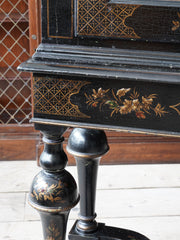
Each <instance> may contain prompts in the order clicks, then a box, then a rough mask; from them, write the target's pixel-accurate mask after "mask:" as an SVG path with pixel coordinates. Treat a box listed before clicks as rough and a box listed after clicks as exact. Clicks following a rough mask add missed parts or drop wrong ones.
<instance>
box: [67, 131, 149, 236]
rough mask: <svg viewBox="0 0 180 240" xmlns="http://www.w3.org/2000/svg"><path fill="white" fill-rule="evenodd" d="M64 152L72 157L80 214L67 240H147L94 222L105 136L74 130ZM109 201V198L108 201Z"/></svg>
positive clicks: (105, 146) (105, 150) (129, 232)
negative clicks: (97, 183) (75, 170)
mask: <svg viewBox="0 0 180 240" xmlns="http://www.w3.org/2000/svg"><path fill="white" fill-rule="evenodd" d="M67 150H68V152H69V153H71V154H72V155H74V157H75V159H76V162H77V168H78V178H79V191H80V214H79V219H78V221H77V222H76V223H75V225H74V226H73V228H72V230H71V231H70V234H69V239H70V240H99V239H101V240H114V239H116V240H118V239H119V240H149V239H148V238H147V237H145V236H143V235H142V234H140V233H137V232H134V231H131V230H126V229H121V228H115V227H110V226H106V225H105V224H103V223H97V222H96V221H95V217H96V214H95V195H96V180H97V170H98V164H99V160H100V158H101V156H102V155H103V154H105V153H106V152H107V150H108V145H107V141H106V136H105V133H104V132H103V131H100V130H88V129H80V128H76V129H74V130H73V131H72V133H71V135H70V137H69V141H68V146H67ZM112 201H113V198H112Z"/></svg>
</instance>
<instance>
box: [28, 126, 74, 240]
mask: <svg viewBox="0 0 180 240" xmlns="http://www.w3.org/2000/svg"><path fill="white" fill-rule="evenodd" d="M35 127H36V129H37V130H41V131H42V133H43V141H44V151H43V152H42V154H41V156H40V165H41V167H42V168H43V170H42V171H41V172H39V173H38V174H37V175H36V177H35V178H34V180H33V183H32V186H31V190H30V194H29V203H30V205H31V206H32V207H34V208H35V209H36V210H38V212H39V213H40V216H41V220H42V226H43V234H44V239H45V240H65V234H66V225H67V219H68V215H69V212H70V210H71V208H73V207H74V206H75V205H76V204H77V202H78V200H79V196H78V193H77V186H76V182H75V180H74V178H73V177H72V176H71V174H70V173H68V172H67V171H66V170H65V169H64V168H65V166H66V164H67V156H66V154H65V152H64V151H63V147H62V143H63V137H62V135H63V133H64V132H65V131H66V128H64V127H55V126H46V125H40V124H37V125H35Z"/></svg>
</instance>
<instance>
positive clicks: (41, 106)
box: [33, 77, 89, 118]
mask: <svg viewBox="0 0 180 240" xmlns="http://www.w3.org/2000/svg"><path fill="white" fill-rule="evenodd" d="M87 84H88V82H85V81H84V82H83V81H75V80H67V79H54V78H48V77H47V78H43V77H35V78H34V85H33V87H34V89H33V90H34V112H35V113H42V114H52V115H60V116H66V117H77V118H89V116H87V115H85V114H83V113H81V112H80V110H79V107H78V106H77V105H75V104H73V103H72V102H71V96H72V95H74V94H78V93H79V91H80V90H81V88H82V87H83V86H85V85H87Z"/></svg>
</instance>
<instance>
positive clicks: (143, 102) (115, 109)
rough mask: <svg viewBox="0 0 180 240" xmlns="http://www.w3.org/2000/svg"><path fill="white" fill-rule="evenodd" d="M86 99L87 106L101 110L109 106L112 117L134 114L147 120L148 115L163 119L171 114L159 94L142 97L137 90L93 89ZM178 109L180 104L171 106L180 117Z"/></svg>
mask: <svg viewBox="0 0 180 240" xmlns="http://www.w3.org/2000/svg"><path fill="white" fill-rule="evenodd" d="M85 97H86V104H88V105H89V106H91V107H94V108H96V107H98V108H99V109H100V110H101V109H102V107H103V105H106V106H108V107H109V109H110V110H111V114H110V116H111V117H112V116H113V115H114V114H120V115H127V114H131V113H133V114H135V116H136V118H138V119H146V117H147V116H148V115H152V114H154V115H155V116H156V117H163V116H164V115H165V114H168V113H169V111H167V110H166V107H165V106H162V105H161V103H159V102H158V95H157V94H154V93H153V94H150V95H148V96H142V95H141V94H140V93H139V92H138V91H136V89H135V88H134V89H131V88H121V89H118V90H117V92H115V91H114V90H112V89H106V90H103V89H102V88H99V89H97V90H95V89H93V90H92V94H91V95H87V94H86V93H85ZM178 107H180V103H178V104H176V105H174V106H169V108H170V109H174V110H175V111H176V112H177V113H178V115H180V110H179V109H178Z"/></svg>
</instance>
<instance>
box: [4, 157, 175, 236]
mask: <svg viewBox="0 0 180 240" xmlns="http://www.w3.org/2000/svg"><path fill="white" fill-rule="evenodd" d="M40 170H41V169H40V168H39V167H37V166H36V163H35V162H33V161H16V162H0V183H1V184H0V239H1V240H40V239H43V237H42V229H41V223H40V218H39V215H38V213H37V212H36V211H35V210H34V209H32V208H31V207H30V206H29V205H28V203H27V198H28V190H29V187H30V185H31V182H32V179H33V177H34V176H35V175H36V174H37V173H38V171H40ZM67 170H68V171H70V172H71V173H72V175H73V176H74V177H75V179H77V173H76V167H67ZM97 188H98V190H97V204H96V212H97V214H98V221H100V222H105V223H106V225H111V226H116V227H121V228H128V229H131V230H135V231H139V232H141V233H143V234H145V235H146V236H147V237H149V238H150V239H151V240H179V239H180V228H179V226H180V204H179V199H180V164H163V165H118V166H115V165H114V166H101V167H100V168H99V175H98V186H97ZM78 211H79V206H78V205H77V206H76V207H75V208H74V209H72V211H71V214H70V217H69V219H70V220H69V223H68V231H69V229H70V228H71V226H72V224H73V223H74V221H75V219H76V218H77V216H78Z"/></svg>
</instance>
